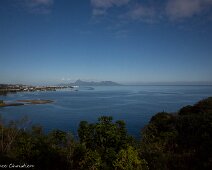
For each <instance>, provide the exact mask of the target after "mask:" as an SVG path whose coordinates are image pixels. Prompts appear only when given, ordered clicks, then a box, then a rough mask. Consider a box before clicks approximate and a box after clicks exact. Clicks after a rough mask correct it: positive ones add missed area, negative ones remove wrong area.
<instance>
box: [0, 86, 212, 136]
mask: <svg viewBox="0 0 212 170" xmlns="http://www.w3.org/2000/svg"><path fill="white" fill-rule="evenodd" d="M209 96H212V86H115V87H114V86H113V87H93V88H90V87H83V88H79V91H72V90H61V91H56V92H27V93H17V94H9V95H8V96H0V100H5V101H15V100H24V99H49V100H54V103H51V104H44V105H25V106H19V107H5V108H0V114H1V115H2V116H3V118H4V119H6V120H11V119H19V118H22V117H23V116H27V117H28V118H29V120H30V123H31V124H40V125H42V126H43V127H44V130H45V131H49V130H51V129H56V128H57V129H61V130H65V131H72V133H73V134H74V135H76V132H77V127H78V124H79V122H80V121H82V120H87V121H89V122H95V121H97V118H98V117H100V116H102V115H109V116H113V118H114V119H115V120H120V119H121V120H124V121H125V122H126V123H127V129H128V132H129V133H130V134H132V135H134V136H136V137H138V136H139V135H140V130H141V129H142V128H143V127H144V126H145V125H146V124H147V123H148V121H149V120H150V118H151V117H152V115H154V114H155V113H157V112H161V111H167V112H176V111H177V110H178V109H180V108H181V107H182V106H185V105H188V104H194V103H196V102H197V101H199V100H201V99H204V98H207V97H209Z"/></svg>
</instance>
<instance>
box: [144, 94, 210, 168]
mask: <svg viewBox="0 0 212 170" xmlns="http://www.w3.org/2000/svg"><path fill="white" fill-rule="evenodd" d="M142 136H143V139H142V142H141V148H140V154H141V155H142V156H143V157H144V158H145V159H146V160H147V162H148V164H149V166H150V169H161V170H166V169H167V170H169V169H173V170H174V169H176V170H178V169H186V170H187V169H192V170H195V169H196V170H197V169H212V147H210V146H212V98H208V99H205V100H202V101H200V102H199V103H197V104H196V105H194V106H186V107H184V108H182V109H181V110H180V111H179V112H178V114H175V115H173V114H169V113H158V114H156V115H155V116H153V117H152V119H151V121H150V123H149V124H148V125H147V126H146V127H145V128H144V129H143V131H142Z"/></svg>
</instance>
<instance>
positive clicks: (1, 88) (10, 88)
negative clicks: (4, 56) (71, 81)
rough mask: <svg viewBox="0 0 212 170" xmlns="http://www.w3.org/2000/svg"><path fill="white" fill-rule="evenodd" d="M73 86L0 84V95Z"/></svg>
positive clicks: (54, 89)
mask: <svg viewBox="0 0 212 170" xmlns="http://www.w3.org/2000/svg"><path fill="white" fill-rule="evenodd" d="M64 88H74V87H73V86H68V85H66V86H31V85H30V86H29V85H22V84H0V95H6V94H7V93H16V92H34V91H56V90H57V89H64Z"/></svg>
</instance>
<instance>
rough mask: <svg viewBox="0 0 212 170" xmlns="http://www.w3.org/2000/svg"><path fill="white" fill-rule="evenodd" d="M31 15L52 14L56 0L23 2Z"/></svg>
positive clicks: (27, 0) (29, 0)
mask: <svg viewBox="0 0 212 170" xmlns="http://www.w3.org/2000/svg"><path fill="white" fill-rule="evenodd" d="M22 1H23V4H24V6H25V8H26V9H27V11H28V12H30V13H37V14H48V13H50V12H51V9H52V5H53V3H54V0H22Z"/></svg>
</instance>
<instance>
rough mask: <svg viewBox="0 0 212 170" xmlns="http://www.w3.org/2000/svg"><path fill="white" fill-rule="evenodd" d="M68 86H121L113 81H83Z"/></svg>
mask: <svg viewBox="0 0 212 170" xmlns="http://www.w3.org/2000/svg"><path fill="white" fill-rule="evenodd" d="M68 85H71V86H119V85H120V84H118V83H116V82H113V81H100V82H94V81H89V82H88V81H82V80H77V81H76V82H74V83H70V84H68Z"/></svg>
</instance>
